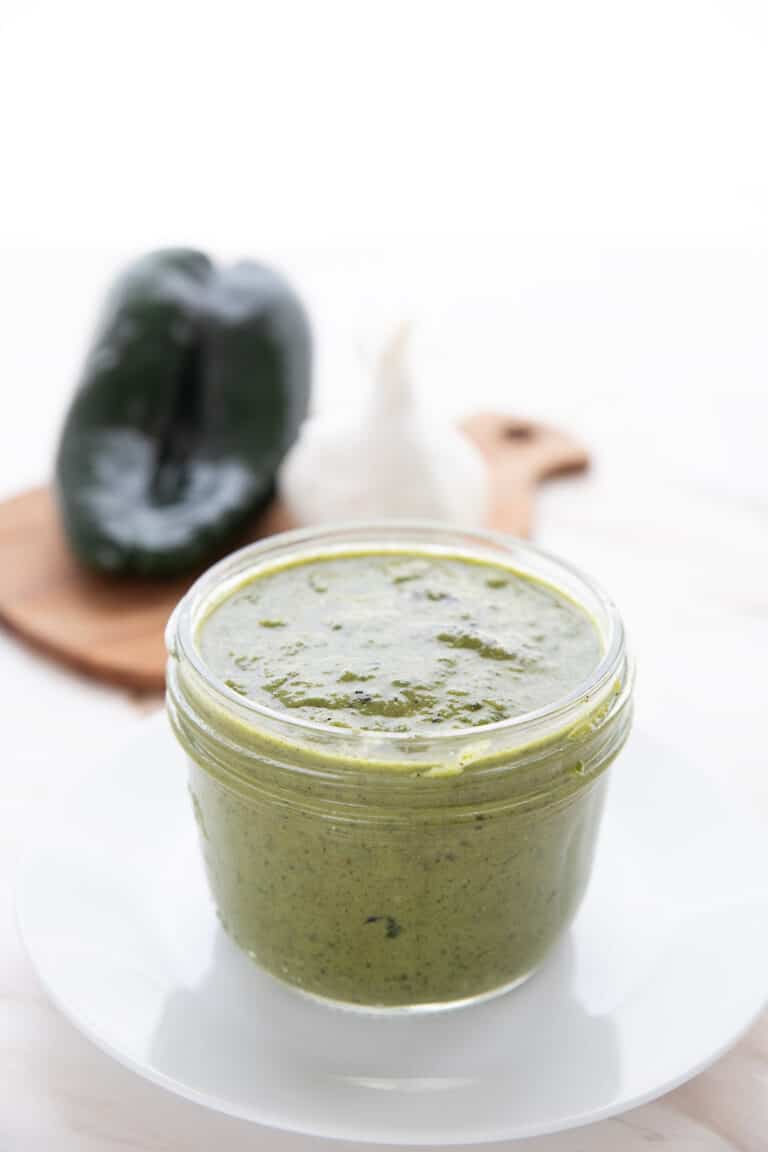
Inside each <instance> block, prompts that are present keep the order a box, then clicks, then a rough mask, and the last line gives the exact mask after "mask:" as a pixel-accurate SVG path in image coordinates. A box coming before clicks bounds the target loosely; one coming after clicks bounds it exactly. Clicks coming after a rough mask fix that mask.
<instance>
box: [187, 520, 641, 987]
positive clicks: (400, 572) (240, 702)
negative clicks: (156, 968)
mask: <svg viewBox="0 0 768 1152" xmlns="http://www.w3.org/2000/svg"><path fill="white" fill-rule="evenodd" d="M167 643H168V651H169V661H168V677H167V683H168V711H169V715H170V719H171V723H172V725H173V728H174V731H175V733H176V735H177V737H178V739H179V741H180V743H181V745H182V746H183V747H184V749H185V750H186V753H187V755H188V759H189V773H190V775H189V791H190V795H191V798H192V805H193V809H194V814H195V818H196V821H197V825H198V828H199V833H200V844H201V848H202V852H203V856H204V858H205V865H206V870H207V875H208V879H209V884H210V889H211V893H212V896H213V900H214V902H215V905H216V908H217V911H218V915H219V918H220V920H221V923H222V925H223V927H224V929H225V930H226V931H227V932H228V933H229V935H230V936H231V937H232V939H233V940H234V941H235V942H236V943H237V944H238V945H239V946H240V947H242V948H243V949H245V950H246V951H247V952H248V953H249V954H250V955H251V956H252V957H253V959H254V960H255V961H256V962H257V963H258V964H259V965H260V966H261V967H262V968H264V969H266V970H267V971H268V972H269V973H271V974H272V975H274V976H275V977H277V978H279V979H281V980H283V981H286V982H287V983H289V984H291V985H293V986H294V987H295V988H297V989H301V990H302V991H304V992H306V993H309V994H312V995H315V996H320V997H324V998H326V999H329V1000H333V1001H338V1002H342V1003H345V1004H348V1005H358V1006H365V1007H369V1008H389V1009H393V1008H399V1009H405V1008H408V1009H416V1008H422V1009H423V1008H428V1007H432V1008H434V1007H445V1006H448V1005H451V1004H456V1003H461V1002H466V1001H469V1000H474V999H478V998H480V997H485V996H489V995H492V994H494V993H497V992H500V991H503V990H505V989H508V988H511V987H513V986H514V985H516V984H519V983H520V982H521V981H523V980H525V979H526V978H527V977H528V976H529V975H530V974H531V973H532V972H533V971H534V970H535V969H536V968H537V967H538V966H539V965H540V964H541V963H542V961H543V960H544V959H545V957H546V956H547V954H548V953H549V952H550V950H551V949H552V948H553V946H554V945H555V944H556V942H557V940H558V939H559V938H560V937H561V936H562V934H563V933H564V931H565V929H566V928H567V926H568V924H569V923H570V921H571V920H572V918H573V916H574V914H575V912H576V910H577V908H578V906H579V903H580V901H581V899H582V896H583V894H584V891H585V888H586V885H587V881H588V879H589V875H590V870H591V866H592V858H593V853H594V850H595V844H596V840H597V834H598V827H599V824H600V816H601V811H602V808H603V801H604V797H605V791H606V783H607V778H608V773H607V769H608V768H609V766H610V765H611V764H612V762H613V760H614V759H615V757H616V755H617V754H618V752H619V751H620V749H621V747H622V746H623V744H624V742H625V740H626V738H627V735H628V733H629V728H630V724H631V713H632V668H631V663H630V661H629V659H628V655H627V651H626V647H625V639H624V629H623V627H622V623H621V619H620V617H619V614H618V612H617V611H616V608H615V607H614V605H613V603H612V602H611V600H610V599H609V598H608V597H607V596H606V595H605V594H604V593H603V592H602V591H601V590H600V589H599V588H598V587H597V586H596V585H595V584H594V583H593V581H592V580H590V579H588V578H587V577H586V576H584V575H582V574H581V573H580V572H578V571H576V569H574V568H572V567H571V566H570V565H568V564H565V563H563V562H562V561H560V560H557V559H556V558H554V557H553V556H550V555H548V554H547V553H545V552H543V551H541V550H540V549H538V548H535V547H532V546H531V545H529V544H527V543H523V542H521V541H519V540H515V539H512V538H509V537H504V536H495V535H492V534H489V533H481V532H470V531H457V530H454V529H452V528H448V527H442V526H438V525H429V524H418V523H408V522H403V523H392V524H371V525H352V526H341V527H338V528H324V529H322V530H309V531H300V532H292V533H288V534H285V535H282V536H276V537H272V538H271V539H268V540H265V541H263V542H260V543H258V544H255V545H253V546H251V547H248V548H245V549H243V550H242V551H239V552H236V553H235V554H234V555H232V556H230V557H228V558H227V559H225V560H223V561H221V562H220V563H219V564H216V565H215V566H214V567H213V568H211V569H210V570H209V571H208V572H207V573H206V574H205V575H203V576H202V577H201V578H200V579H199V580H198V581H197V582H196V584H195V585H194V586H193V587H192V589H191V590H190V591H189V592H188V593H187V595H186V596H185V597H184V598H183V600H182V601H181V603H180V604H179V605H178V607H177V609H176V611H175V613H174V615H173V617H172V619H171V621H170V623H169V626H168V635H167Z"/></svg>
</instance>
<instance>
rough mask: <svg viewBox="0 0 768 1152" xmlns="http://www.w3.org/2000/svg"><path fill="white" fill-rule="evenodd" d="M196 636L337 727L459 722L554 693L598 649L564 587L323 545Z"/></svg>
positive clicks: (255, 680)
mask: <svg viewBox="0 0 768 1152" xmlns="http://www.w3.org/2000/svg"><path fill="white" fill-rule="evenodd" d="M198 645H199V648H200V651H201V654H202V656H203V659H204V660H205V662H206V664H207V665H208V667H209V668H210V669H211V671H212V672H213V673H214V675H215V676H216V677H217V678H218V679H220V680H222V681H223V682H224V683H225V684H227V686H228V687H230V688H231V689H232V690H233V691H235V692H236V693H238V694H239V695H241V696H243V697H248V698H249V699H251V700H254V701H255V702H256V703H258V704H261V705H263V706H266V707H269V708H272V709H275V710H278V711H285V712H286V713H289V714H291V715H294V716H296V718H301V719H305V720H311V721H314V722H320V723H324V724H331V725H334V726H337V727H339V728H364V729H373V730H385V731H393V732H414V731H425V732H433V733H434V732H435V731H439V730H440V729H447V730H453V729H461V728H469V727H476V726H479V725H483V724H490V723H494V722H496V721H499V720H506V719H509V718H511V717H514V716H519V715H521V714H524V713H527V712H531V711H533V710H535V709H537V708H540V707H543V706H545V705H547V704H551V703H553V702H555V701H557V700H558V699H560V698H562V697H563V696H565V695H566V694H567V693H568V692H569V691H571V690H572V689H573V688H575V687H576V686H577V685H578V684H580V683H581V682H582V681H584V680H585V679H586V678H587V677H588V676H589V675H590V673H591V672H592V671H593V670H594V668H595V667H596V666H597V664H598V662H599V660H600V657H601V641H600V637H599V634H598V632H597V629H596V627H595V624H594V623H593V621H592V620H591V618H590V617H589V616H588V614H587V613H586V612H585V611H584V610H583V609H582V608H581V607H579V605H578V604H576V603H574V602H573V601H571V600H570V599H568V598H567V597H566V596H565V595H564V594H562V593H560V592H558V591H557V589H555V588H553V587H551V586H549V585H547V584H544V583H540V582H538V581H536V580H533V579H530V578H528V577H526V576H523V575H521V574H520V573H518V572H516V571H514V570H513V569H511V568H507V567H504V566H501V565H495V564H490V563H485V562H482V561H474V560H470V559H467V558H463V557H458V556H444V555H434V554H428V553H418V552H408V551H402V552H396V551H387V552H371V553H349V554H340V555H329V556H320V557H316V558H309V559H306V560H299V561H295V562H292V563H290V564H287V565H284V566H282V567H277V568H274V569H271V570H267V571H265V572H263V573H259V574H257V575H255V576H254V577H252V578H251V579H249V580H248V581H247V582H245V583H243V584H241V585H240V586H239V587H237V588H236V589H235V590H234V591H232V592H231V593H230V594H229V595H228V596H227V597H226V598H225V599H224V600H222V601H221V602H220V603H219V604H217V605H215V606H214V608H213V609H212V610H211V611H210V612H209V614H208V615H207V617H205V619H204V620H203V621H202V624H201V625H200V628H199V632H198Z"/></svg>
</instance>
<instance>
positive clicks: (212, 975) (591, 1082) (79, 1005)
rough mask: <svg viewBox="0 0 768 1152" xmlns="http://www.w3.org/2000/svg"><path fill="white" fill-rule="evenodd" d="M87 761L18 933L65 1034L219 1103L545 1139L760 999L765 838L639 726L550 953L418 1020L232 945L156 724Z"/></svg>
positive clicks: (166, 739) (362, 1128)
mask: <svg viewBox="0 0 768 1152" xmlns="http://www.w3.org/2000/svg"><path fill="white" fill-rule="evenodd" d="M83 754H86V753H83ZM93 755H94V760H96V758H97V756H98V760H99V761H100V762H99V763H98V771H97V772H96V773H95V775H93V776H91V777H89V778H88V780H87V783H86V784H84V785H83V786H81V787H80V788H78V789H75V790H74V791H73V793H72V794H71V795H70V796H69V798H68V800H67V801H66V802H65V803H64V804H63V805H62V803H59V804H58V805H57V808H56V811H55V813H51V818H50V820H49V821H48V822H47V823H43V824H42V825H41V831H40V836H39V840H38V842H37V843H35V844H34V845H32V846H31V851H30V859H29V862H28V863H27V865H26V866H25V868H24V869H23V871H22V880H21V886H20V891H19V920H20V925H21V931H22V934H23V937H24V940H25V942H26V945H27V948H28V950H29V954H30V956H31V958H32V961H33V963H34V965H35V967H36V969H37V971H38V973H39V975H40V978H41V980H42V982H43V984H44V985H45V987H46V989H47V991H48V993H49V994H50V996H51V999H52V1000H53V1001H54V1003H56V1004H57V1005H58V1006H59V1008H60V1009H61V1010H62V1012H64V1013H65V1015H66V1016H68V1017H69V1019H70V1020H71V1021H72V1022H73V1023H74V1024H76V1025H77V1027H78V1028H80V1029H81V1030H82V1031H83V1032H84V1033H85V1034H86V1035H87V1036H89V1037H90V1038H91V1039H92V1040H93V1041H94V1042H95V1043H96V1044H98V1045H99V1046H100V1047H101V1048H103V1049H104V1050H105V1051H107V1052H109V1053H110V1054H111V1055H113V1056H114V1057H115V1058H116V1059H118V1060H120V1061H121V1062H122V1063H124V1064H126V1065H128V1066H129V1067H130V1068H133V1069H134V1070H135V1071H136V1072H138V1073H140V1074H141V1075H143V1076H147V1077H148V1078H149V1079H151V1080H154V1081H155V1082H157V1083H158V1084H162V1085H164V1086H165V1087H166V1088H169V1089H170V1090H171V1091H174V1092H177V1093H179V1094H180V1095H182V1096H187V1097H189V1098H190V1099H193V1100H196V1101H198V1102H199V1103H202V1104H206V1105H208V1106H210V1107H211V1108H217V1109H220V1110H221V1111H223V1112H227V1113H230V1114H232V1115H234V1116H240V1117H245V1118H248V1119H251V1120H254V1121H258V1122H260V1123H262V1124H270V1125H273V1126H275V1127H280V1128H289V1129H295V1130H297V1131H302V1132H307V1133H313V1134H316V1135H321V1136H337V1137H344V1138H348V1139H356V1140H374V1141H383V1142H389V1143H409V1144H416V1143H430V1144H450V1143H463V1142H467V1143H469V1142H477V1141H483V1140H499V1139H502V1138H510V1137H515V1136H530V1135H535V1134H538V1133H545V1132H555V1131H557V1130H559V1129H562V1128H567V1127H571V1126H575V1125H578V1124H585V1123H587V1122H589V1121H592V1120H597V1119H600V1118H602V1117H605V1116H609V1115H611V1114H613V1113H616V1112H619V1111H622V1110H624V1109H626V1108H629V1107H631V1106H633V1105H635V1104H639V1103H641V1102H643V1101H645V1100H648V1099H649V1098H651V1097H653V1096H656V1095H658V1094H659V1093H661V1092H663V1091H664V1090H665V1089H667V1088H670V1087H672V1086H673V1085H675V1084H677V1083H679V1082H681V1081H682V1080H684V1079H686V1078H687V1077H689V1076H691V1075H692V1074H693V1073H695V1072H696V1071H698V1070H700V1069H701V1068H702V1067H704V1065H706V1064H707V1063H708V1062H709V1061H711V1060H713V1059H714V1058H715V1057H716V1056H718V1055H719V1054H720V1053H721V1052H722V1051H723V1050H724V1049H725V1048H726V1047H727V1046H728V1045H730V1044H731V1043H733V1042H734V1041H735V1040H736V1039H737V1038H738V1037H739V1036H740V1035H741V1033H742V1032H743V1031H744V1030H745V1029H746V1028H747V1027H748V1025H749V1024H750V1023H751V1021H752V1020H753V1018H754V1017H755V1015H756V1014H757V1013H758V1012H759V1011H760V1009H761V1008H762V1006H763V1003H764V1001H765V998H766V990H767V988H768V910H767V908H766V875H767V872H766V864H767V863H768V859H767V858H766V852H765V850H764V846H763V844H764V839H765V838H764V837H761V836H760V835H759V834H758V833H757V830H756V829H753V828H752V826H751V825H750V823H749V820H748V814H747V813H745V812H744V811H741V812H740V811H738V810H735V809H733V808H732V807H731V806H730V805H729V804H728V803H727V801H726V800H725V799H724V797H723V795H721V794H720V793H719V792H718V790H717V789H716V788H714V787H713V785H712V784H711V782H708V780H707V778H706V777H705V776H703V775H702V774H701V772H700V771H697V769H696V766H695V765H689V764H686V763H685V761H684V760H682V759H681V758H680V757H679V755H678V754H677V753H675V752H674V751H673V750H672V749H670V748H665V747H663V746H658V747H657V746H655V744H654V743H653V742H652V741H651V740H650V739H649V738H648V737H647V736H646V735H644V734H643V733H642V732H641V731H638V732H636V733H635V734H634V736H633V737H632V739H631V741H630V744H629V746H628V747H627V749H626V750H625V752H624V753H623V754H622V756H621V757H620V759H619V761H618V763H617V765H616V768H615V770H614V779H613V782H612V784H611V789H610V791H609V801H608V804H607V809H606V815H605V821H604V825H603V830H602V833H601V840H600V844H599V847H598V855H597V865H596V869H595V873H594V876H593V880H592V883H591V884H590V887H589V891H588V894H587V898H586V900H585V903H584V905H583V907H582V909H581V911H580V913H579V915H578V917H577V919H576V922H575V923H574V925H573V928H572V929H571V931H570V932H569V934H568V936H567V938H566V939H565V940H564V942H563V944H562V946H561V947H560V948H559V949H558V950H557V951H556V953H555V954H554V955H553V956H552V957H551V959H550V961H549V963H547V964H546V965H545V966H544V968H543V969H542V970H541V971H540V972H539V973H538V974H537V975H536V976H534V978H533V979H532V980H531V981H529V983H528V984H526V985H524V986H523V987H522V988H520V989H518V990H516V991H513V992H511V993H509V994H507V995H506V996H503V997H500V998H498V999H496V1000H492V1001H489V1002H487V1003H484V1004H479V1005H476V1006H473V1007H469V1008H462V1009H456V1010H453V1011H447V1012H442V1013H437V1014H434V1015H427V1016H423V1015H422V1016H408V1015H405V1016H402V1015H400V1016H392V1017H387V1016H372V1015H365V1014H363V1013H357V1012H349V1011H344V1010H339V1009H333V1008H330V1007H326V1006H324V1005H322V1004H318V1003H314V1002H312V1001H309V1000H307V999H305V998H304V997H302V996H299V995H297V994H295V993H294V992H292V991H291V990H290V989H288V988H286V987H284V986H282V985H281V984H279V983H278V982H276V981H274V980H272V979H271V978H270V977H268V976H266V975H264V974H263V973H261V972H260V971H259V970H258V969H257V968H256V967H255V966H254V965H253V964H252V962H251V961H250V960H249V959H248V958H247V957H245V956H244V955H242V954H240V953H239V952H238V951H237V949H236V948H235V947H234V946H233V945H232V944H231V943H230V942H229V940H228V939H227V938H226V937H225V936H224V934H223V932H222V931H221V929H220V927H219V925H218V922H217V920H216V917H215V914H214V912H213V909H212V907H211V904H210V901H209V898H208V893H207V889H206V886H205V879H204V875H203V871H202V866H201V862H200V858H199V854H198V848H197V843H196V829H195V824H194V820H193V818H192V814H191V810H190V804H189V799H188V796H187V792H186V784H185V767H184V762H183V757H182V756H181V754H180V753H179V751H178V750H177V748H176V746H175V744H174V741H173V738H172V737H171V735H170V733H169V732H168V731H167V730H166V726H165V720H164V718H163V717H157V718H153V719H152V720H150V721H147V722H145V723H143V724H142V726H141V731H140V734H139V735H138V736H137V737H136V739H135V741H134V743H133V744H132V745H130V746H127V747H123V748H121V749H118V750H116V751H115V752H114V753H110V752H109V751H108V750H107V751H105V750H104V749H94V750H93Z"/></svg>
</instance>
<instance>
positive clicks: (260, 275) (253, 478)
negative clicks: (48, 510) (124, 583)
mask: <svg viewBox="0 0 768 1152" xmlns="http://www.w3.org/2000/svg"><path fill="white" fill-rule="evenodd" d="M310 368H311V340H310V331H309V325H308V322H307V319H306V315H305V312H304V309H303V307H302V305H301V303H300V302H299V300H298V298H297V297H296V295H295V293H294V292H293V290H292V289H291V287H290V286H289V285H288V284H287V282H286V281H285V280H284V279H283V278H282V277H281V276H279V275H278V274H277V273H275V272H274V271H272V270H271V269H269V268H266V267H264V266H263V265H261V264H255V263H251V262H243V263H240V264H235V265H234V266H232V267H229V268H222V269H219V268H216V267H215V266H214V265H213V264H212V263H211V261H210V260H209V259H208V257H207V256H205V255H204V254H203V253H201V252H194V251H190V250H184V249H178V250H168V251H160V252H154V253H151V254H149V255H147V256H145V257H143V258H142V259H140V260H138V261H137V262H136V263H135V264H133V265H132V266H130V267H129V268H128V269H127V270H126V271H125V273H124V274H123V275H122V276H121V277H120V278H119V280H118V281H117V282H116V284H115V286H114V288H113V290H112V292H111V294H110V297H109V299H108V301H107V305H106V309H105V313H104V315H103V317H102V320H101V323H100V325H99V328H98V331H97V334H96V339H95V341H94V344H93V347H92V349H91V351H90V353H89V356H88V359H87V361H86V364H85V367H84V370H83V375H82V379H81V381H80V384H79V386H78V389H77V392H76V394H75V397H74V400H73V402H72V405H71V407H70V409H69V412H68V414H67V417H66V421H65V424H64V429H63V432H62V436H61V441H60V444H59V450H58V456H57V461H56V487H57V494H58V501H59V507H60V509H61V514H62V519H63V524H64V529H65V532H66V535H67V538H68V540H69V543H70V545H71V547H72V548H73V550H74V552H75V554H76V555H77V556H78V558H79V559H80V560H81V561H82V562H83V563H84V564H86V565H88V566H89V567H92V568H95V569H98V570H100V571H105V572H127V573H136V574H141V575H148V576H155V575H158V576H160V575H172V574H175V573H181V572H185V571H187V570H191V569H194V568H196V567H198V566H199V565H200V564H202V563H203V562H205V561H206V560H209V559H210V558H211V557H212V556H215V555H216V554H217V553H220V552H221V551H222V550H223V549H224V548H225V547H226V546H227V544H228V543H230V542H231V541H232V540H233V538H234V537H236V536H237V534H238V532H240V531H241V530H242V529H243V528H244V526H245V524H246V523H247V521H248V520H249V519H250V518H251V517H252V516H253V515H254V513H256V512H257V511H259V510H260V509H261V508H262V507H264V506H265V505H266V504H267V503H268V502H269V501H270V499H271V498H272V496H273V494H274V482H275V476H276V474H277V470H278V467H279V465H280V463H281V461H282V459H283V457H284V455H285V453H286V452H287V450H288V448H289V447H290V446H291V444H292V443H293V441H294V440H295V438H296V435H297V433H298V430H299V426H300V425H301V422H302V420H303V419H304V417H305V415H306V412H307V406H308V401H309V387H310Z"/></svg>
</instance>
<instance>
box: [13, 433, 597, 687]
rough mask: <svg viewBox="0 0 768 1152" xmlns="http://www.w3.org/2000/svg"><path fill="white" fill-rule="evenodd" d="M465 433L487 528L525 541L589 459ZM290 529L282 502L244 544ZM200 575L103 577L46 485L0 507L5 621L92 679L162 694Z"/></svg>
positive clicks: (523, 436) (558, 447)
mask: <svg viewBox="0 0 768 1152" xmlns="http://www.w3.org/2000/svg"><path fill="white" fill-rule="evenodd" d="M462 428H463V429H464V431H465V432H466V433H467V435H468V436H470V437H471V439H472V440H474V442H475V443H476V444H477V446H478V447H479V448H480V450H481V452H482V453H483V455H484V457H485V459H486V462H487V464H488V469H489V474H490V480H491V505H490V508H489V517H488V526H489V527H490V528H493V529H495V530H496V531H500V532H508V533H511V534H512V535H515V536H528V535H529V534H530V530H531V522H532V515H533V501H534V496H535V491H536V486H537V485H538V484H539V483H540V482H541V481H542V480H545V479H546V478H547V477H549V476H556V475H562V474H564V473H568V472H580V471H582V470H584V469H585V468H586V467H587V465H588V462H589V461H588V456H587V453H586V451H585V450H584V448H583V447H582V446H581V445H580V444H578V443H577V442H576V441H574V440H573V439H571V437H569V436H567V435H565V434H564V433H562V432H559V431H557V430H556V429H554V428H550V427H547V426H545V425H541V424H532V423H527V422H525V421H521V420H514V419H511V418H509V417H506V416H501V415H498V414H496V413H478V414H476V415H474V416H471V417H469V418H468V419H467V420H466V421H464V423H463V424H462ZM293 527H296V524H295V523H293V522H292V521H291V517H290V515H289V514H288V512H287V510H286V509H285V508H284V507H283V506H282V505H281V504H280V503H279V501H278V502H276V503H275V504H274V505H273V506H272V507H271V508H270V509H268V511H267V512H266V514H265V515H263V516H262V517H261V518H260V519H259V520H258V521H256V522H255V523H254V525H253V527H252V529H251V531H250V532H248V533H247V534H246V535H245V537H244V538H243V540H242V541H241V543H248V542H249V541H250V540H256V539H259V538H261V537H263V536H267V535H271V534H273V533H275V532H281V531H284V530H286V529H288V528H293ZM194 578H195V574H194V573H193V574H191V575H190V576H187V577H184V578H182V579H178V580H165V581H157V580H153V581H149V580H136V579H130V580H129V579H121V578H114V577H112V578H110V577H104V576H97V575H95V574H94V573H91V572H87V571H85V570H84V569H83V568H81V567H80V566H79V565H78V564H77V563H76V561H75V560H74V558H73V556H72V555H71V553H70V551H69V549H68V547H67V544H66V541H65V539H64V537H63V535H62V531H61V527H60V525H59V519H58V514H57V510H56V505H55V502H54V499H53V496H52V493H51V491H50V489H49V488H46V487H42V488H34V489H32V490H30V491H28V492H24V493H22V494H21V495H19V496H16V497H14V498H13V499H11V500H7V501H5V502H3V503H0V620H2V622H3V623H5V624H6V625H7V626H8V627H9V628H11V629H12V630H13V631H14V632H16V633H17V634H18V635H19V636H21V637H23V638H24V639H25V640H26V641H28V642H29V643H30V644H33V645H34V646H35V647H36V648H38V649H39V650H40V651H42V652H45V653H46V654H47V655H49V656H52V657H54V658H55V659H57V660H60V661H63V662H64V663H66V664H68V665H70V666H71V667H73V668H76V669H78V670H79V671H81V672H84V673H86V674H88V675H90V676H94V677H97V678H98V679H101V680H108V681H111V682H113V683H117V684H122V685H124V686H125V687H128V688H133V689H135V690H138V691H143V692H161V691H162V690H163V687H164V681H165V648H164V644H163V632H164V630H165V625H166V622H167V620H168V617H169V616H170V614H171V612H172V610H173V608H174V606H175V604H176V602H177V601H178V600H179V598H180V597H181V596H182V595H183V594H184V592H185V591H186V590H187V588H188V587H189V586H190V584H191V583H192V581H193V580H194Z"/></svg>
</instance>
